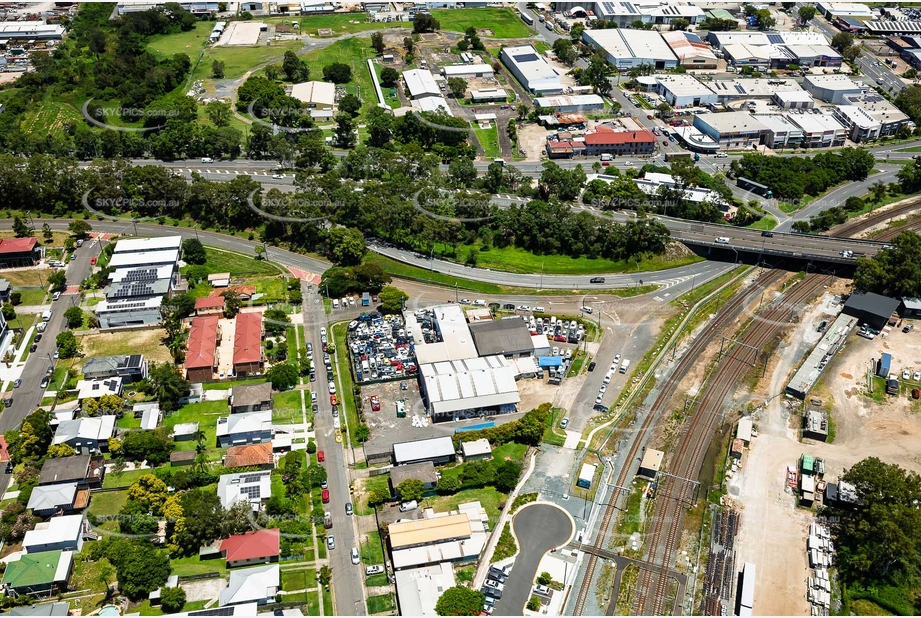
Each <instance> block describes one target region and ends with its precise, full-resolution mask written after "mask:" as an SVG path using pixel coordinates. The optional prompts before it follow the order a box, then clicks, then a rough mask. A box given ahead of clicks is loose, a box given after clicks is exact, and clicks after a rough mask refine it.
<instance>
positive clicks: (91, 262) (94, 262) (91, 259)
mask: <svg viewBox="0 0 921 618" xmlns="http://www.w3.org/2000/svg"><path fill="white" fill-rule="evenodd" d="M95 265H96V258H94V257H93V258H90V266H95Z"/></svg>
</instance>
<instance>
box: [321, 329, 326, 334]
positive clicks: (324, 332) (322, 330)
mask: <svg viewBox="0 0 921 618" xmlns="http://www.w3.org/2000/svg"><path fill="white" fill-rule="evenodd" d="M325 335H326V329H325V328H321V329H320V336H325Z"/></svg>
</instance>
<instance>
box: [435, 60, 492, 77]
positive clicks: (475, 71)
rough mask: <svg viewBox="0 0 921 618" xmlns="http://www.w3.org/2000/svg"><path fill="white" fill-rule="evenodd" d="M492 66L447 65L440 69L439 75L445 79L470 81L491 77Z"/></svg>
mask: <svg viewBox="0 0 921 618" xmlns="http://www.w3.org/2000/svg"><path fill="white" fill-rule="evenodd" d="M493 73H494V72H493V70H492V66H491V65H488V64H486V63H485V62H484V63H482V64H449V65H447V66H443V67H441V74H442V75H444V76H445V79H448V78H450V77H461V78H464V79H470V78H471V77H492V76H493Z"/></svg>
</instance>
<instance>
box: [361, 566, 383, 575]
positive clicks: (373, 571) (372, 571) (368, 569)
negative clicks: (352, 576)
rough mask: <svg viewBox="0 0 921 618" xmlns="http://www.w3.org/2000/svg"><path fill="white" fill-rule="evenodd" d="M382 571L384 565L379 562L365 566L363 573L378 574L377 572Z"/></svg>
mask: <svg viewBox="0 0 921 618" xmlns="http://www.w3.org/2000/svg"><path fill="white" fill-rule="evenodd" d="M383 572H384V567H382V566H381V565H379V564H375V565H374V566H369V567H365V575H378V574H379V573H383Z"/></svg>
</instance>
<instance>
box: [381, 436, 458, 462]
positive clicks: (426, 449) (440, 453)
mask: <svg viewBox="0 0 921 618" xmlns="http://www.w3.org/2000/svg"><path fill="white" fill-rule="evenodd" d="M392 448H393V460H394V463H395V464H396V465H398V466H399V465H402V464H407V463H415V462H420V461H432V460H435V459H440V458H453V457H454V456H455V451H454V442H453V441H452V440H451V437H450V436H440V437H437V438H430V439H428V440H413V441H412V442H397V443H396V444H394V445H393V447H392Z"/></svg>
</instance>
